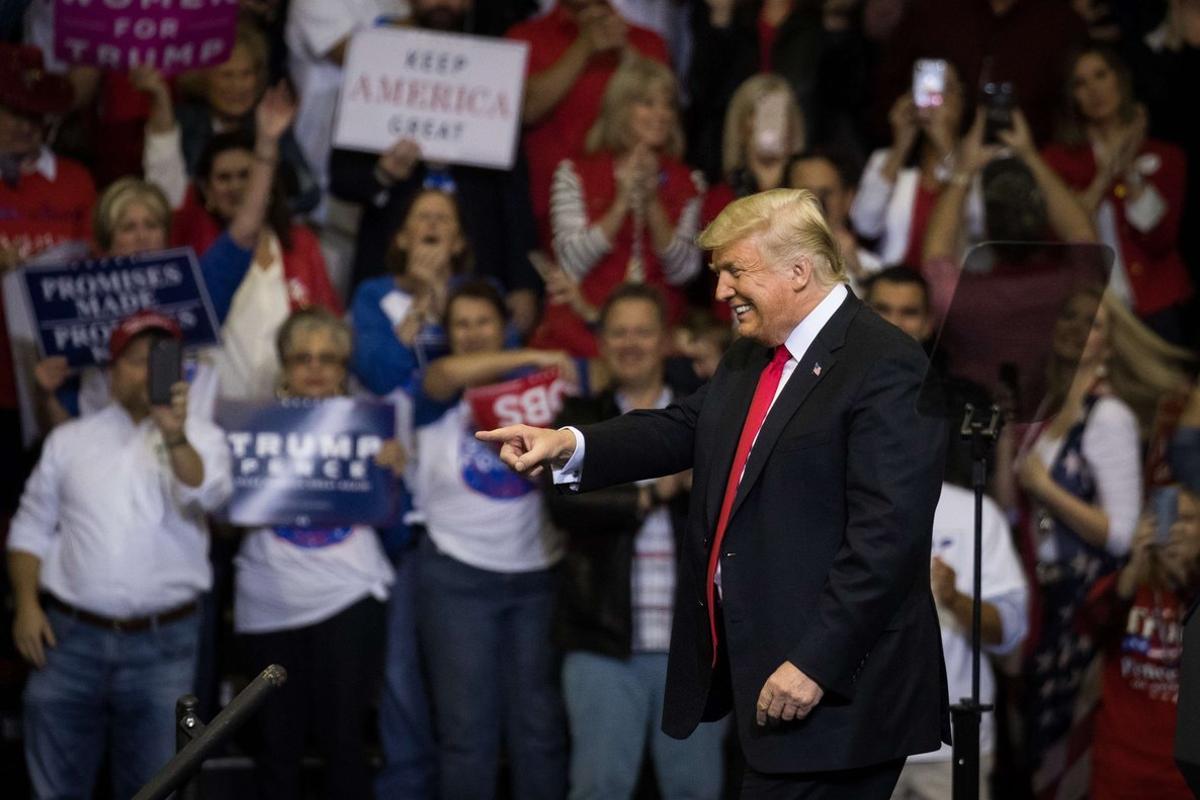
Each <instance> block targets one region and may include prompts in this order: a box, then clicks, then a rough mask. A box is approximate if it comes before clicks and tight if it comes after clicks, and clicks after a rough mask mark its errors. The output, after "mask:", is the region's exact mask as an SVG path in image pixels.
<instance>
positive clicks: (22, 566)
mask: <svg viewBox="0 0 1200 800" xmlns="http://www.w3.org/2000/svg"><path fill="white" fill-rule="evenodd" d="M164 338H166V339H175V340H179V339H181V338H182V334H181V332H180V330H179V326H178V325H177V324H176V323H175V322H174V321H173V320H171V319H170V318H169V317H165V316H163V315H162V314H159V313H157V312H153V311H142V312H138V313H137V314H135V315H133V316H131V317H127V318H126V319H125V320H123V321H122V322H121V323H120V324H119V325H118V326H117V327H116V328H114V330H113V334H112V338H111V341H110V342H109V352H110V354H111V356H112V363H111V366H110V367H109V369H110V371H111V385H112V396H113V402H112V403H111V404H110V405H109V406H108V407H107V408H105V409H104V410H103V411H100V412H98V413H96V414H92V415H91V416H88V417H84V418H83V419H80V420H77V421H74V422H70V423H68V424H66V425H62V426H60V427H58V428H55V429H54V431H52V432H51V433H50V435H49V436H48V437H47V439H46V442H45V446H44V448H43V450H42V456H41V459H40V460H39V461H38V464H37V467H36V468H35V469H34V472H33V475H32V476H31V477H30V478H29V482H28V483H27V484H26V486H25V492H24V494H23V495H22V497H21V507H20V509H19V510H18V512H17V515H16V516H15V517H14V518H13V521H12V526H11V528H10V529H9V532H8V544H7V547H8V567H9V577H10V580H11V581H12V587H13V597H14V599H15V601H16V613H15V617H14V621H13V639H14V640H15V642H16V644H17V649H18V650H19V651H20V653H21V655H22V656H23V657H24V658H25V660H26V661H28V662H29V663H30V664H31V665H32V666H33V667H34V670H33V671H32V672H31V673H30V675H29V680H28V682H27V683H26V686H25V695H24V701H25V724H24V733H25V756H26V764H27V766H28V768H29V776H30V781H31V783H32V786H33V793H34V795H35V796H37V797H71V796H79V795H80V794H85V795H86V794H90V793H91V792H92V791H93V789H94V784H95V781H96V775H97V772H98V771H99V769H100V765H101V762H102V761H104V760H106V757H107V760H108V763H109V775H110V778H111V780H112V794H113V796H115V797H131V796H133V794H134V793H136V792H137V790H138V789H140V788H141V787H142V785H143V784H145V783H146V782H147V781H148V780H149V779H150V778H151V777H152V776H153V775H154V774H155V773H156V772H157V771H158V770H159V769H160V768H161V767H162V766H163V765H164V764H166V763H167V761H168V760H170V758H171V756H172V755H174V753H175V702H176V701H177V700H178V699H179V698H180V697H181V696H182V695H184V694H187V693H190V692H191V691H192V685H193V676H194V674H195V671H196V650H197V646H198V641H197V639H198V632H199V623H200V618H199V614H198V613H197V609H198V606H199V598H200V596H201V594H202V593H204V592H206V591H207V590H208V589H209V588H210V586H211V584H212V570H211V568H210V567H209V563H208V558H207V551H208V526H207V523H206V521H205V514H206V513H207V512H212V511H215V510H216V509H218V508H219V507H220V506H221V505H222V504H223V503H224V502H225V500H226V499H228V497H229V494H230V491H231V489H232V485H231V481H230V454H229V450H228V448H227V447H226V444H225V437H224V435H223V434H222V433H221V431H220V430H218V429H217V428H215V427H214V426H213V425H212V424H211V423H208V422H205V421H203V420H201V419H197V418H196V417H194V416H192V415H189V414H188V407H187V395H188V391H187V388H188V387H187V384H186V383H184V382H182V381H181V382H179V383H176V384H174V385H173V386H172V387H171V395H170V401H169V404H167V405H153V406H152V405H151V402H150V395H149V388H148V386H149V382H148V380H147V369H148V363H149V359H150V351H151V348H152V347H153V346H154V345H155V344H157V343H158V341H159V340H161V339H164Z"/></svg>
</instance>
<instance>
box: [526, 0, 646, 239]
mask: <svg viewBox="0 0 1200 800" xmlns="http://www.w3.org/2000/svg"><path fill="white" fill-rule="evenodd" d="M507 36H508V37H509V38H510V39H515V40H516V41H519V42H528V43H529V61H528V62H527V66H526V78H525V81H526V83H525V106H524V109H523V111H522V119H523V121H524V123H525V134H524V136H523V137H522V139H523V143H524V144H523V147H524V150H525V158H526V160H527V162H528V164H529V198H530V201H531V202H532V204H533V216H534V219H535V220H536V222H537V229H538V236H539V238H540V239H541V241H542V243H543V244H544V245H548V244H549V243H550V239H551V236H552V234H551V231H550V183H551V180H552V178H553V176H554V173H555V170H557V169H558V165H559V163H560V162H561V161H562V160H563V159H564V158H571V157H572V156H575V155H578V154H579V153H580V152H582V151H583V149H584V144H585V142H586V140H587V138H588V136H589V131H590V130H591V128H592V125H593V124H594V123H595V122H596V118H597V117H598V116H599V115H600V104H601V101H602V99H603V97H604V95H605V88H606V87H607V85H608V81H609V78H611V77H612V75H613V73H614V72H616V71H617V67H618V66H619V65H620V64H621V62H622V60H623V59H624V58H626V57H627V56H628V55H630V54H633V53H637V54H640V55H643V56H645V57H647V58H652V59H654V60H656V61H660V62H662V63H664V64H665V63H666V62H667V46H666V43H665V42H664V41H663V40H662V38H661V37H659V35H658V34H656V33H654V32H653V31H650V30H647V29H645V28H640V27H638V26H637V25H630V24H629V23H628V22H626V21H625V20H624V19H623V18H622V17H621V15H620V14H619V13H618V12H617V11H616V10H615V9H614V8H613V7H612V6H611V5H610V4H609V3H608V2H607V0H561V2H557V3H555V4H554V7H553V8H552V9H551V10H550V11H549V13H547V14H546V15H545V16H542V17H538V18H537V19H533V20H530V21H529V22H523V23H521V24H519V25H515V26H513V28H512V29H511V30H509V31H508V33H507Z"/></svg>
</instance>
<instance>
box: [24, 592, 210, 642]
mask: <svg viewBox="0 0 1200 800" xmlns="http://www.w3.org/2000/svg"><path fill="white" fill-rule="evenodd" d="M43 602H44V603H45V604H46V605H47V606H49V607H50V608H53V609H55V610H57V611H61V612H62V613H64V614H66V615H67V616H69V617H71V618H72V619H76V620H79V621H80V622H86V623H87V624H88V625H94V626H95V627H97V628H104V629H106V630H110V631H116V632H117V633H136V632H138V631H144V630H149V629H150V628H153V627H157V626H159V625H166V624H167V623H170V622H176V621H177V620H181V619H183V618H184V617H186V616H189V615H190V614H194V613H195V612H196V609H197V608H198V607H199V603H197V602H196V601H195V600H192V601H191V602H188V603H184V604H183V605H181V606H176V607H175V608H171V609H168V610H166V611H161V612H159V613H157V614H151V615H149V616H146V617H125V618H123V619H118V618H116V617H106V616H104V615H103V614H94V613H92V612H91V611H85V610H84V609H82V608H76V607H75V606H73V605H71V604H70V603H64V602H63V601H62V600H59V599H58V598H57V597H55V596H54V595H52V594H48V595H44V596H43Z"/></svg>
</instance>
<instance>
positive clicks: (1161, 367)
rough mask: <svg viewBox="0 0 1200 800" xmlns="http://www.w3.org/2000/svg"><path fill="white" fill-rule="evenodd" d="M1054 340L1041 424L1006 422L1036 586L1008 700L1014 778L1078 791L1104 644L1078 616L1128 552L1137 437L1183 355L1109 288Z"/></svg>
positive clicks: (1087, 301)
mask: <svg viewBox="0 0 1200 800" xmlns="http://www.w3.org/2000/svg"><path fill="white" fill-rule="evenodd" d="M1053 337H1054V338H1053V342H1052V345H1051V354H1050V355H1051V362H1050V364H1049V367H1048V372H1047V383H1048V389H1047V394H1046V401H1045V403H1044V406H1045V408H1046V409H1048V412H1047V416H1046V418H1045V422H1043V423H1038V424H1036V425H1033V426H1029V427H1027V428H1026V429H1025V430H1023V431H1021V432H1020V433H1017V432H1016V429H1012V428H1010V429H1008V430H1009V431H1013V434H1012V435H1013V437H1014V440H1017V439H1019V441H1020V445H1019V447H1018V449H1017V455H1016V460H1015V462H1014V463H1015V470H1012V469H1010V468H1009V467H1008V465H1007V464H1005V463H998V465H997V473H998V475H999V477H1000V478H1001V479H1002V481H1004V483H1002V487H1003V491H1002V493H1001V499H1002V502H1004V503H1005V504H1006V505H1007V506H1008V508H1009V509H1011V510H1012V512H1013V513H1015V514H1017V515H1018V519H1019V522H1018V534H1017V541H1018V545H1019V548H1020V551H1021V556H1022V561H1023V563H1024V566H1025V570H1026V575H1027V577H1028V579H1029V582H1030V586H1031V589H1032V591H1033V602H1032V603H1031V604H1030V608H1031V612H1032V614H1031V619H1030V638H1029V639H1028V640H1027V642H1026V645H1025V648H1024V652H1023V653H1022V659H1021V662H1020V672H1019V677H1018V678H1017V681H1016V682H1015V684H1014V686H1013V694H1012V697H1011V700H1012V702H1013V705H1012V707H1011V709H1010V712H1011V713H1012V714H1013V716H1014V723H1013V724H1014V740H1015V742H1017V743H1018V744H1017V746H1016V751H1015V760H1016V763H1015V764H1014V765H1013V766H1014V767H1015V770H1016V771H1015V772H1014V773H1012V774H1010V775H1009V776H1008V777H1009V778H1013V779H1014V785H1018V781H1019V780H1020V778H1017V776H1018V775H1025V776H1028V777H1029V779H1030V780H1031V781H1032V785H1033V786H1034V787H1036V788H1037V789H1038V790H1039V791H1040V790H1045V789H1047V788H1048V787H1063V791H1064V792H1065V793H1066V794H1068V795H1069V796H1072V797H1076V796H1079V797H1082V796H1084V794H1085V793H1086V782H1085V783H1084V784H1082V785H1081V784H1080V777H1079V776H1080V774H1081V771H1082V773H1083V774H1086V770H1087V764H1088V760H1087V759H1088V752H1089V748H1088V747H1087V746H1085V744H1086V742H1087V739H1086V734H1085V733H1084V732H1083V731H1085V730H1086V728H1081V727H1080V726H1086V725H1088V724H1090V719H1091V714H1092V712H1094V709H1095V703H1096V694H1095V692H1094V690H1093V688H1092V687H1091V686H1090V684H1088V683H1087V682H1086V681H1084V676H1085V674H1086V672H1087V670H1088V668H1089V666H1090V665H1091V663H1092V661H1093V659H1094V657H1095V656H1096V653H1097V650H1096V644H1095V642H1094V640H1092V639H1089V638H1082V639H1081V638H1080V637H1078V636H1077V635H1076V634H1075V632H1074V628H1073V621H1074V619H1075V616H1076V615H1077V614H1078V613H1079V610H1080V608H1081V607H1082V605H1083V603H1084V601H1085V599H1086V597H1087V594H1088V592H1089V591H1091V590H1092V587H1093V586H1094V584H1095V582H1096V580H1097V579H1098V578H1099V577H1100V576H1102V575H1104V574H1106V573H1109V572H1112V571H1113V570H1114V569H1116V568H1117V566H1118V565H1119V563H1120V559H1122V558H1123V557H1124V556H1125V555H1126V554H1127V553H1128V552H1129V548H1130V544H1131V542H1132V540H1133V536H1134V531H1135V528H1136V525H1137V519H1138V515H1139V513H1140V510H1141V496H1142V475H1141V464H1140V452H1141V445H1140V442H1141V438H1142V435H1143V432H1144V431H1146V430H1148V429H1149V426H1150V424H1151V420H1152V419H1153V416H1154V414H1155V412H1156V410H1157V403H1158V398H1159V397H1161V396H1162V394H1163V393H1165V392H1169V391H1175V390H1178V388H1179V387H1180V386H1182V385H1183V384H1184V383H1185V376H1184V374H1183V372H1182V371H1181V369H1180V368H1179V367H1180V355H1181V353H1179V352H1178V351H1176V350H1175V348H1172V347H1171V346H1170V345H1168V344H1166V343H1165V342H1163V341H1162V340H1160V339H1159V338H1158V337H1157V336H1155V335H1154V334H1153V333H1151V332H1150V331H1148V330H1147V329H1146V328H1145V327H1144V326H1142V325H1141V323H1139V322H1138V321H1137V320H1136V319H1135V318H1134V317H1133V316H1132V314H1130V312H1129V311H1127V310H1126V309H1125V308H1124V307H1123V306H1122V305H1121V304H1120V302H1119V301H1117V300H1115V299H1114V297H1113V295H1112V293H1111V292H1101V291H1100V290H1099V289H1095V290H1091V289H1082V290H1079V291H1077V292H1075V293H1074V294H1072V295H1071V296H1070V297H1069V298H1068V299H1067V301H1066V303H1065V305H1064V307H1063V309H1062V311H1061V313H1060V315H1059V318H1058V321H1057V323H1056V325H1055V327H1054V334H1053ZM1010 480H1011V481H1015V485H1014V484H1012V483H1009V481H1010ZM1081 741H1082V742H1083V743H1085V744H1081ZM1068 776H1069V780H1068ZM1064 781H1066V783H1064Z"/></svg>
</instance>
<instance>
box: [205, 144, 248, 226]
mask: <svg viewBox="0 0 1200 800" xmlns="http://www.w3.org/2000/svg"><path fill="white" fill-rule="evenodd" d="M253 166H254V154H253V153H251V152H250V151H249V150H242V149H240V148H239V149H233V150H225V151H224V152H222V153H219V154H218V155H217V156H216V157H215V158H214V159H213V162H212V171H211V172H210V174H209V175H208V177H207V178H206V179H205V180H204V194H205V197H206V198H207V199H208V203H209V208H210V210H211V211H212V212H213V213H215V214H216V215H217V216H218V217H220V218H222V219H225V220H230V219H233V217H234V215H235V214H237V210H238V209H239V208H240V207H241V205H242V197H243V196H244V195H245V194H246V184H248V183H249V182H250V169H251V168H252V167H253Z"/></svg>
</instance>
